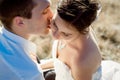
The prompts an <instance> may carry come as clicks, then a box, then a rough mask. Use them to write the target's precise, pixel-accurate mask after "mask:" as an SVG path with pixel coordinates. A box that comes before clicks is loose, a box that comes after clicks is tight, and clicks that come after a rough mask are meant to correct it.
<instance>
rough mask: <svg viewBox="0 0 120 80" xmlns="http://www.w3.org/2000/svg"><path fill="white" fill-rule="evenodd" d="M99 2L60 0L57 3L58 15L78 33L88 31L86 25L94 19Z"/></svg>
mask: <svg viewBox="0 0 120 80" xmlns="http://www.w3.org/2000/svg"><path fill="white" fill-rule="evenodd" d="M99 8H100V4H99V3H98V2H97V1H96V0H94V1H93V0H92V1H91V0H62V1H61V2H60V4H59V5H58V8H57V12H58V15H59V16H60V17H61V18H62V19H63V20H65V21H67V22H68V23H70V24H71V25H73V26H74V27H75V28H76V29H77V30H78V31H79V32H80V33H82V34H85V33H87V32H88V29H87V28H88V27H89V26H90V25H91V24H92V22H93V21H94V20H95V19H96V16H97V11H98V10H99Z"/></svg>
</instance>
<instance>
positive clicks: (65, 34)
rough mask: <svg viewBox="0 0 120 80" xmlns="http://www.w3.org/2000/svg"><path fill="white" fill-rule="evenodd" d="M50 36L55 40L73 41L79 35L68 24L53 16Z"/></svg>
mask: <svg viewBox="0 0 120 80" xmlns="http://www.w3.org/2000/svg"><path fill="white" fill-rule="evenodd" d="M51 30H52V35H53V37H54V38H55V39H60V40H69V41H70V40H74V39H75V38H76V37H78V35H79V34H80V33H79V32H78V31H77V30H76V29H74V27H72V26H71V25H70V23H68V22H66V21H64V20H63V19H62V18H60V16H59V15H55V16H54V18H53V20H52V23H51Z"/></svg>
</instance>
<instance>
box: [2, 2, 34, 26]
mask: <svg viewBox="0 0 120 80" xmlns="http://www.w3.org/2000/svg"><path fill="white" fill-rule="evenodd" d="M34 6H35V3H34V0H1V1H0V20H1V22H2V23H3V25H4V26H5V27H7V28H10V26H11V25H12V21H13V19H14V18H15V17H16V16H19V17H23V18H28V19H30V18H31V16H32V9H33V8H34Z"/></svg>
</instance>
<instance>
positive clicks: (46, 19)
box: [25, 0, 53, 35]
mask: <svg viewBox="0 0 120 80" xmlns="http://www.w3.org/2000/svg"><path fill="white" fill-rule="evenodd" d="M34 2H35V3H36V4H37V5H36V6H35V7H34V8H33V10H32V18H31V19H26V20H25V23H26V32H28V33H29V34H40V35H46V34H48V32H49V27H50V20H51V19H52V16H53V13H52V10H51V8H50V5H51V3H50V1H49V0H34Z"/></svg>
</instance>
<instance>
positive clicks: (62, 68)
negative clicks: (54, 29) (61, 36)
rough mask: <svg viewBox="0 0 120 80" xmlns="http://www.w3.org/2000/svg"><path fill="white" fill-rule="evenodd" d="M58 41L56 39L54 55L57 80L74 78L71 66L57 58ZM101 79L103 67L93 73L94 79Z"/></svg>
mask: <svg viewBox="0 0 120 80" xmlns="http://www.w3.org/2000/svg"><path fill="white" fill-rule="evenodd" d="M57 44H58V41H55V42H54V44H53V48H52V49H53V50H52V56H53V58H54V68H55V72H56V78H55V80H74V79H73V77H72V75H71V70H70V69H69V67H68V66H67V65H66V64H64V63H63V62H62V61H60V60H59V59H58V58H56V51H57ZM100 79H101V67H100V68H99V69H98V70H97V71H96V73H94V74H93V77H92V80H100Z"/></svg>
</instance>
